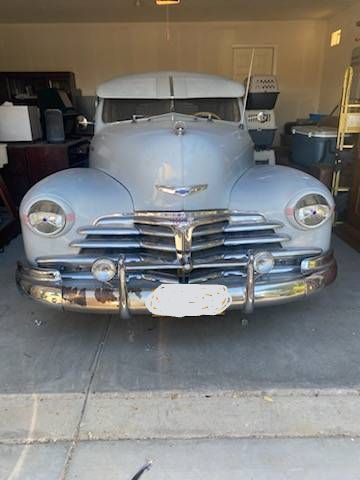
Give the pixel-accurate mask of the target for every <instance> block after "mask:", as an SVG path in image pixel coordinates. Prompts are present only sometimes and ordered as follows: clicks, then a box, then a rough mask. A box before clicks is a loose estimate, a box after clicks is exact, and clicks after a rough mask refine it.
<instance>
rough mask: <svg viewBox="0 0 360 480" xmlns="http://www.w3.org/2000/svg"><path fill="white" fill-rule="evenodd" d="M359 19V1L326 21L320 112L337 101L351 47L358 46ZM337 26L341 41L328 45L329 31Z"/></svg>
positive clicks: (359, 35) (329, 108)
mask: <svg viewBox="0 0 360 480" xmlns="http://www.w3.org/2000/svg"><path fill="white" fill-rule="evenodd" d="M359 20H360V2H358V3H357V4H356V5H354V6H353V7H351V8H348V9H346V10H344V11H343V12H341V13H340V14H338V15H335V16H334V17H332V18H331V19H330V20H329V21H328V25H327V32H326V40H325V41H326V43H325V52H324V68H323V78H322V84H321V95H320V111H322V112H325V113H327V112H330V111H331V110H332V109H333V108H334V107H335V106H336V105H337V104H338V103H339V100H340V96H341V87H342V83H343V77H344V73H345V68H346V67H347V66H348V65H349V64H350V61H351V52H352V50H353V48H355V47H357V46H360V27H357V26H356V22H357V21H359ZM339 28H341V31H342V36H341V43H340V45H338V46H336V47H330V36H331V32H334V31H335V30H338V29H339ZM356 39H358V40H356Z"/></svg>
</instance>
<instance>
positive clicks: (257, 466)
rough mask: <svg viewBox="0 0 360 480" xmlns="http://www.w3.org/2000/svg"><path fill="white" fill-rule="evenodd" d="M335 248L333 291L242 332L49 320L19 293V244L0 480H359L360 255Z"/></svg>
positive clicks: (8, 319)
mask: <svg viewBox="0 0 360 480" xmlns="http://www.w3.org/2000/svg"><path fill="white" fill-rule="evenodd" d="M334 247H335V250H336V254H337V258H338V262H339V276H338V279H337V281H336V283H335V284H334V285H332V286H331V287H329V288H328V289H327V290H325V291H323V292H322V293H320V294H319V295H318V296H316V297H313V298H312V299H309V300H308V301H305V302H299V303H293V304H289V305H285V306H281V307H280V306H279V307H272V308H268V309H263V310H257V311H256V312H255V314H254V315H253V316H252V318H250V324H249V327H248V328H247V329H244V328H242V327H241V322H240V320H241V315H240V314H239V313H236V312H232V313H229V314H227V315H225V316H224V317H216V318H210V317H207V318H196V319H194V318H191V319H171V320H170V319H160V320H159V319H154V318H152V317H150V316H144V317H134V318H133V319H131V320H129V321H122V320H120V319H119V318H117V317H115V316H108V315H96V316H94V315H82V314H73V313H61V312H57V311H52V310H48V309H46V308H45V307H42V306H41V305H37V304H35V303H32V302H30V301H29V300H27V299H25V298H23V297H21V296H20V295H19V294H18V293H17V291H16V287H15V284H14V280H13V275H14V268H15V262H16V259H17V258H18V257H21V256H22V255H23V253H22V246H21V240H20V239H16V240H14V241H13V242H12V243H11V244H10V245H9V246H8V247H7V248H6V249H5V252H4V253H3V254H0V282H1V283H0V284H1V295H0V322H1V335H0V459H1V462H0V479H11V480H15V479H25V478H26V479H28V478H29V479H30V478H31V479H32V480H33V479H36V480H37V479H43V478H44V479H45V478H46V479H53V478H54V479H60V478H61V479H65V478H66V479H68V478H69V479H75V478H77V479H83V478H84V479H85V478H86V479H92V478H94V479H95V478H99V477H100V476H101V477H102V479H103V480H107V479H113V478H114V479H115V478H116V479H118V478H119V479H129V480H130V477H131V473H135V471H136V469H137V468H138V467H140V466H141V464H142V463H144V461H145V459H146V457H151V458H154V460H155V464H154V467H153V468H152V469H151V470H150V471H149V472H147V473H145V474H144V477H143V478H144V480H146V479H149V480H151V479H155V478H156V479H158V480H159V479H163V478H164V479H165V478H166V479H169V480H170V479H171V480H172V479H178V478H179V479H180V478H184V477H186V478H190V479H192V478H194V479H195V478H196V479H198V478H205V477H206V478H209V479H218V478H219V479H220V478H224V477H225V476H227V475H229V474H230V475H234V476H237V477H238V478H244V479H245V478H246V479H249V478H256V479H258V478H259V479H272V478H277V479H279V478H280V479H282V478H284V479H285V478H286V479H289V478H290V479H293V478H294V479H297V478H299V479H300V478H307V479H312V478H314V479H315V478H318V479H319V478H324V479H325V478H326V479H332V478H334V479H335V478H336V479H338V478H342V479H355V478H357V479H358V478H359V472H360V464H359V460H358V457H359V456H358V455H356V453H355V452H356V451H358V448H359V445H358V442H359V440H358V438H357V437H359V436H360V413H359V412H360V396H359V389H360V322H359V320H360V315H359V312H360V296H359V295H358V286H359V281H360V255H358V254H357V253H356V252H355V251H354V250H352V249H351V248H350V247H348V246H346V245H345V244H344V243H343V242H342V241H341V240H339V239H337V238H335V239H334ZM209 437H211V438H213V440H211V441H209V440H208V438H209ZM295 437H301V438H295ZM341 437H343V438H341ZM143 439H148V440H143ZM149 439H152V440H149ZM140 440H141V441H140ZM299 452H300V454H299ZM215 458H216V459H217V460H216V461H215ZM329 459H331V461H329ZM134 470H135V471H134ZM236 474H238V475H236Z"/></svg>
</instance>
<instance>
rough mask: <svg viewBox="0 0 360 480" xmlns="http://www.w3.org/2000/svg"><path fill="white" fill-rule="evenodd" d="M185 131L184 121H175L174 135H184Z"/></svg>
mask: <svg viewBox="0 0 360 480" xmlns="http://www.w3.org/2000/svg"><path fill="white" fill-rule="evenodd" d="M185 132H186V124H185V122H182V121H181V120H180V121H177V122H175V125H174V133H175V135H178V136H180V135H184V133H185Z"/></svg>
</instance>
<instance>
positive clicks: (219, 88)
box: [96, 71, 244, 99]
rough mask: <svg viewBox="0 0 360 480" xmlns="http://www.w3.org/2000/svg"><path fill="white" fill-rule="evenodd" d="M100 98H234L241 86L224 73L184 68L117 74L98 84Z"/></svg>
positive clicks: (236, 96)
mask: <svg viewBox="0 0 360 480" xmlns="http://www.w3.org/2000/svg"><path fill="white" fill-rule="evenodd" d="M96 94H97V95H98V97H101V98H158V99H161V98H163V99H164V98H216V97H217V98H238V97H242V96H243V95H244V86H243V85H242V84H241V83H238V82H234V81H233V80H229V79H227V78H224V77H219V76H216V75H206V74H200V73H188V72H172V71H167V72H153V73H142V74H137V75H126V76H123V77H117V78H114V79H113V80H110V81H108V82H105V83H103V84H101V85H99V86H98V88H97V90H96Z"/></svg>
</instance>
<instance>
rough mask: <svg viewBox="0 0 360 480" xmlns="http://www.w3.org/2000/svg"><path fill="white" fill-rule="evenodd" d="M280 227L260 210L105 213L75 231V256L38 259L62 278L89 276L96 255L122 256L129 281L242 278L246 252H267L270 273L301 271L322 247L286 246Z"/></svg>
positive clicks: (40, 263)
mask: <svg viewBox="0 0 360 480" xmlns="http://www.w3.org/2000/svg"><path fill="white" fill-rule="evenodd" d="M282 227H283V225H282V224H281V223H280V222H277V221H269V220H266V219H265V218H264V217H263V216H262V215H259V214H242V213H237V212H228V211H220V212H209V211H204V212H174V213H172V212H171V213H169V212H154V213H153V212H145V213H136V214H135V215H132V216H123V215H113V216H105V217H102V218H99V219H98V220H97V221H96V222H95V223H94V224H93V225H89V226H84V227H81V228H80V229H79V230H78V233H79V239H76V240H74V241H72V242H71V244H70V246H71V247H73V248H74V250H75V249H76V252H74V254H73V255H61V256H51V257H41V258H38V259H37V263H38V265H39V266H42V267H52V268H57V269H59V270H60V271H61V273H62V276H63V278H64V279H73V280H93V277H92V274H91V271H90V270H91V266H92V264H93V262H94V261H95V260H96V259H98V258H99V257H105V256H106V257H108V258H111V259H113V260H114V261H115V262H117V261H118V260H119V258H120V257H123V258H124V262H125V265H126V272H127V280H128V281H132V280H143V281H144V280H145V281H151V282H160V283H173V282H189V283H199V282H205V281H212V280H214V281H216V280H218V279H222V280H223V281H225V280H226V279H227V280H229V279H231V278H232V279H235V280H236V279H238V278H239V277H244V276H245V275H246V267H247V262H248V254H249V251H252V252H256V251H262V250H267V251H271V252H272V254H273V256H274V257H275V268H274V269H273V271H272V274H278V275H291V274H299V272H300V265H301V261H302V259H303V258H308V257H311V256H316V255H318V254H320V253H321V250H320V249H291V248H285V247H286V242H287V241H288V240H289V236H287V235H285V234H283V233H281V228H282ZM189 232H190V234H189Z"/></svg>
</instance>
